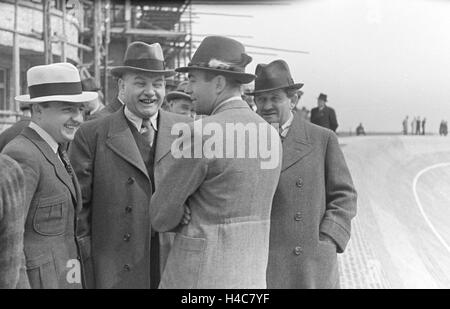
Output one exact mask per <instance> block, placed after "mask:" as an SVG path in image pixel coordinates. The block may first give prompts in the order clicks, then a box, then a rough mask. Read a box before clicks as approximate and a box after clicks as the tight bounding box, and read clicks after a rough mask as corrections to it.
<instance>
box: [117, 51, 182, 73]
mask: <svg viewBox="0 0 450 309" xmlns="http://www.w3.org/2000/svg"><path fill="white" fill-rule="evenodd" d="M130 71H131V72H141V73H159V74H162V75H164V76H166V77H169V76H173V75H175V71H173V70H168V69H166V64H165V62H164V56H163V51H162V48H161V45H159V43H154V44H147V43H144V42H133V43H131V44H130V45H129V46H128V48H127V51H126V52H125V57H124V60H123V65H122V66H117V67H113V68H112V69H111V74H112V75H114V76H116V77H121V76H122V75H123V73H124V72H130Z"/></svg>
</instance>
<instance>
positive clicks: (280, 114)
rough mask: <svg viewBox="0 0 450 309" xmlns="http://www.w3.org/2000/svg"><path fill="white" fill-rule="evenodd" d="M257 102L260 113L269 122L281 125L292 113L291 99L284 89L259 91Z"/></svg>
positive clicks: (256, 96) (257, 110)
mask: <svg viewBox="0 0 450 309" xmlns="http://www.w3.org/2000/svg"><path fill="white" fill-rule="evenodd" d="M255 103H256V107H257V109H256V112H257V113H258V115H260V116H261V117H262V118H264V120H266V121H267V122H269V123H272V124H277V123H278V124H279V125H280V126H281V125H283V124H284V123H285V122H286V121H288V119H289V117H290V115H291V110H290V105H291V100H290V99H289V97H288V96H287V94H286V92H285V91H284V90H283V89H278V90H273V91H267V92H262V93H258V94H256V95H255Z"/></svg>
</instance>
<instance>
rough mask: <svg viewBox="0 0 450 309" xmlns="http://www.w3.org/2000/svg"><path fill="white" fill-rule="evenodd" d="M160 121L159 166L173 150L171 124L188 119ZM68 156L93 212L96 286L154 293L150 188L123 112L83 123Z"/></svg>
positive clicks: (162, 117) (172, 117) (175, 117)
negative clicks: (151, 264) (151, 291)
mask: <svg viewBox="0 0 450 309" xmlns="http://www.w3.org/2000/svg"><path fill="white" fill-rule="evenodd" d="M159 118H160V119H159V125H158V133H157V134H158V136H157V141H156V150H155V159H154V160H155V162H157V161H158V160H160V159H161V157H163V156H164V155H166V154H167V153H168V152H169V151H170V145H171V140H170V139H171V138H172V136H171V134H170V130H171V127H172V125H173V124H174V123H176V122H180V121H183V119H185V118H186V117H183V116H179V115H175V114H172V113H167V112H164V111H160V114H159ZM173 138H175V136H174V137H173ZM69 155H70V157H71V161H72V164H73V167H74V170H75V172H76V174H77V175H78V177H79V181H80V184H81V188H82V192H83V204H84V207H86V208H87V209H89V210H90V213H91V225H92V237H93V238H92V256H93V261H94V276H95V287H96V288H150V276H151V274H150V262H151V260H152V259H154V258H155V256H154V254H153V253H151V252H150V246H151V226H150V218H149V203H150V197H151V195H152V183H151V180H150V179H151V178H150V175H149V174H148V170H147V168H146V166H145V163H144V161H143V159H142V156H141V154H140V152H139V149H138V146H137V144H136V142H135V139H134V137H133V135H132V132H131V129H130V126H129V125H128V123H127V120H126V118H125V115H124V111H123V108H122V109H120V110H119V111H117V112H116V113H114V114H112V115H110V116H107V117H103V118H101V119H97V120H94V121H89V122H86V123H84V124H83V125H82V126H81V128H80V129H79V130H78V132H77V134H76V136H75V139H74V141H73V142H72V143H71V146H70V148H69ZM154 173H155V177H157V174H158V173H159V169H157V168H156V167H155V168H154Z"/></svg>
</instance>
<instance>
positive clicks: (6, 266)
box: [0, 154, 29, 289]
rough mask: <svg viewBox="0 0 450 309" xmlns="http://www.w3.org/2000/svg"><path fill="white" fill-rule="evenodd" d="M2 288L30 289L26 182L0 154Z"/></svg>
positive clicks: (16, 165)
mask: <svg viewBox="0 0 450 309" xmlns="http://www.w3.org/2000/svg"><path fill="white" fill-rule="evenodd" d="M0 171H1V175H0V289H16V288H29V285H28V280H26V274H25V263H24V259H25V258H24V254H23V232H24V225H25V224H24V222H25V180H24V175H23V171H22V169H21V168H20V165H19V164H18V163H17V162H16V161H14V160H13V159H11V158H10V157H8V156H7V155H3V154H0Z"/></svg>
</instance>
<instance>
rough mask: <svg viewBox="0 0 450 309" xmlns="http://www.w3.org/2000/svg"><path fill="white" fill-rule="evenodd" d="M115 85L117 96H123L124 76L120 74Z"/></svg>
mask: <svg viewBox="0 0 450 309" xmlns="http://www.w3.org/2000/svg"><path fill="white" fill-rule="evenodd" d="M117 85H118V87H119V98H121V99H122V98H123V94H124V91H125V81H124V76H121V77H120V78H119V79H118V80H117Z"/></svg>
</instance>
